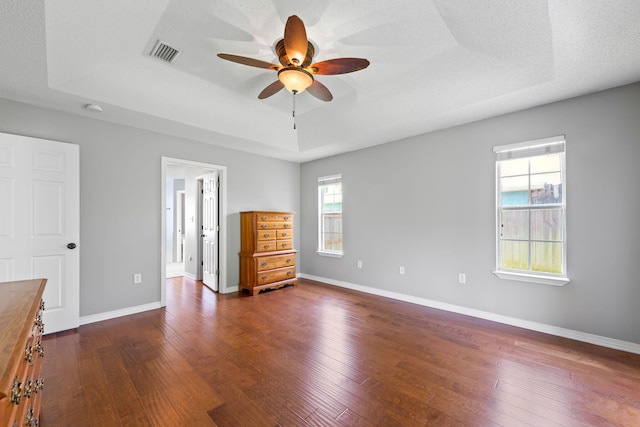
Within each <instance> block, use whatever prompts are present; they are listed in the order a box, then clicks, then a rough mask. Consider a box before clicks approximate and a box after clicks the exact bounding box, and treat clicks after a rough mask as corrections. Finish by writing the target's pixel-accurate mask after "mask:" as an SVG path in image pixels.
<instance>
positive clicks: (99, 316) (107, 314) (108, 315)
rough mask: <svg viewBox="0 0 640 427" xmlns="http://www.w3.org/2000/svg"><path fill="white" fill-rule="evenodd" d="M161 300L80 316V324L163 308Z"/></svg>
mask: <svg viewBox="0 0 640 427" xmlns="http://www.w3.org/2000/svg"><path fill="white" fill-rule="evenodd" d="M162 307H163V306H162V303H161V302H160V301H156V302H152V303H149V304H143V305H137V306H135V307H127V308H123V309H121V310H114V311H107V312H105V313H98V314H92V315H90V316H83V317H81V318H80V325H88V324H90V323H96V322H102V321H103V320H109V319H115V318H117V317H123V316H130V315H132V314H137V313H142V312H145V311H150V310H156V309H158V308H162Z"/></svg>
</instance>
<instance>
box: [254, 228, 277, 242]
mask: <svg viewBox="0 0 640 427" xmlns="http://www.w3.org/2000/svg"><path fill="white" fill-rule="evenodd" d="M277 238H278V230H260V231H258V241H261V240H275V239H277Z"/></svg>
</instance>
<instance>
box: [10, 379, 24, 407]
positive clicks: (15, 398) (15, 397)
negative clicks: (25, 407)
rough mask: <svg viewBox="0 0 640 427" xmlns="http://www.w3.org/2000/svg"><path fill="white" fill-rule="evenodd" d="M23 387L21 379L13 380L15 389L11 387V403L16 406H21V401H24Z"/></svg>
mask: <svg viewBox="0 0 640 427" xmlns="http://www.w3.org/2000/svg"><path fill="white" fill-rule="evenodd" d="M21 387H22V383H21V382H20V379H18V377H16V378H15V379H14V380H13V387H11V402H13V403H15V404H16V405H19V404H20V401H21V400H22V391H21V390H20V388H21Z"/></svg>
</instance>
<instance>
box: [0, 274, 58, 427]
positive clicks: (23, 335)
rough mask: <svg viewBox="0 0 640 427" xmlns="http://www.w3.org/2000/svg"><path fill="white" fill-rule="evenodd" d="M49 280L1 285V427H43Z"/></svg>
mask: <svg viewBox="0 0 640 427" xmlns="http://www.w3.org/2000/svg"><path fill="white" fill-rule="evenodd" d="M46 283H47V280H46V279H34V280H22V281H18V282H5V283H0V325H1V327H0V426H7V427H14V426H15V427H22V426H38V425H39V424H40V406H41V397H42V389H43V387H44V379H43V378H42V377H41V376H40V368H41V365H42V363H41V362H42V360H41V359H42V357H44V348H43V346H42V334H43V331H44V324H43V323H42V310H43V309H44V304H43V303H42V293H43V292H44V287H45V284H46Z"/></svg>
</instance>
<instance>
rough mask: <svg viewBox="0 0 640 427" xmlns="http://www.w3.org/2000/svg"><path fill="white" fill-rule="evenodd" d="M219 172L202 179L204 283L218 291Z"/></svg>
mask: <svg viewBox="0 0 640 427" xmlns="http://www.w3.org/2000/svg"><path fill="white" fill-rule="evenodd" d="M217 270H218V172H212V173H210V174H207V175H205V176H203V177H202V281H203V282H204V284H205V285H207V286H208V287H210V288H211V289H213V290H214V291H217V290H218V275H217Z"/></svg>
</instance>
